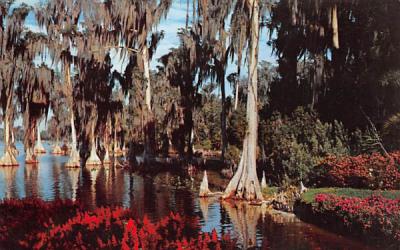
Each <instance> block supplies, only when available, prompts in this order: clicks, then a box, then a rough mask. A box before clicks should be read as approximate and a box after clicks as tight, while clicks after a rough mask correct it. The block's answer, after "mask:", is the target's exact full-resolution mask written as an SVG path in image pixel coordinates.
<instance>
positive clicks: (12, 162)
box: [0, 149, 19, 167]
mask: <svg viewBox="0 0 400 250" xmlns="http://www.w3.org/2000/svg"><path fill="white" fill-rule="evenodd" d="M0 166H2V167H17V166H19V164H18V161H17V159H16V158H15V155H14V154H13V150H12V149H9V150H7V151H6V153H5V154H4V155H3V157H1V159H0Z"/></svg>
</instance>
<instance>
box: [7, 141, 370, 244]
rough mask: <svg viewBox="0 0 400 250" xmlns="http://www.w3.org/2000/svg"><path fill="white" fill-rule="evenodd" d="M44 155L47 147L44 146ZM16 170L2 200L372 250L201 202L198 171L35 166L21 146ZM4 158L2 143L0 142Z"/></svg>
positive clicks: (237, 207) (287, 219) (58, 162)
mask: <svg viewBox="0 0 400 250" xmlns="http://www.w3.org/2000/svg"><path fill="white" fill-rule="evenodd" d="M44 146H45V148H46V149H47V152H50V145H49V144H48V143H47V142H44ZM17 148H18V150H19V151H20V154H19V156H18V158H17V159H18V161H19V163H20V166H19V167H0V199H5V198H24V197H40V198H42V199H45V200H53V199H55V198H62V199H73V200H79V201H80V202H81V203H82V204H83V205H84V206H86V207H87V208H94V207H96V206H103V205H120V206H124V207H130V208H131V209H132V210H133V211H134V212H135V213H136V214H137V215H138V216H143V215H144V214H146V215H148V216H149V218H150V219H154V220H155V219H158V218H161V217H164V216H167V215H169V213H170V212H171V211H173V212H176V213H180V214H182V215H190V216H198V217H199V218H200V223H201V226H202V229H203V231H208V232H209V231H211V230H212V229H213V228H215V229H216V230H217V232H218V233H222V232H231V234H232V235H233V236H234V237H236V238H237V239H238V243H239V246H240V247H244V246H256V247H257V248H264V249H373V248H371V247H368V246H366V245H364V244H363V243H361V242H359V241H357V240H354V239H349V238H346V237H343V236H340V235H337V234H334V233H330V232H327V231H325V230H323V229H320V228H318V227H316V226H313V225H311V224H307V223H304V222H302V221H300V220H298V219H297V218H296V217H295V216H294V215H290V214H285V213H279V212H273V211H268V210H267V209H265V208H263V207H259V206H247V205H245V204H240V203H239V204H230V203H227V202H220V201H219V200H218V199H215V198H214V199H199V198H198V196H197V193H198V187H199V185H200V182H201V178H202V173H201V172H198V173H197V174H195V176H193V177H192V178H190V177H188V176H187V175H186V174H184V173H181V174H177V173H174V174H172V173H168V172H165V173H159V174H157V175H154V176H153V175H152V176H140V175H138V174H135V173H131V172H130V171H128V170H124V169H119V168H113V167H109V168H104V167H98V168H92V169H88V168H82V169H67V168H65V167H64V164H65V163H66V161H67V159H68V157H66V156H53V155H51V154H49V153H47V154H45V155H42V156H40V157H39V160H40V163H39V164H38V165H37V166H30V165H25V163H24V153H23V146H22V144H21V143H17ZM0 152H1V155H2V154H3V153H2V152H3V145H2V144H0ZM209 183H210V186H211V189H213V191H216V190H215V189H216V187H215V186H213V183H214V184H216V183H218V185H217V186H221V185H226V183H227V180H224V179H222V178H221V177H220V176H219V174H218V173H216V172H210V173H209Z"/></svg>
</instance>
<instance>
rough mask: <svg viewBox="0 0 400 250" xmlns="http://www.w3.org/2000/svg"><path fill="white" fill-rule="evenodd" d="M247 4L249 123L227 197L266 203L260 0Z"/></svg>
mask: <svg viewBox="0 0 400 250" xmlns="http://www.w3.org/2000/svg"><path fill="white" fill-rule="evenodd" d="M247 4H248V5H249V7H250V8H251V9H252V13H251V29H250V36H251V37H250V39H251V40H250V46H249V47H250V54H249V59H250V61H249V78H248V83H247V87H248V96H247V114H246V120H247V124H248V128H247V132H246V135H245V139H244V142H243V152H242V156H241V159H240V163H239V166H238V169H237V171H236V173H235V175H234V176H233V178H232V180H231V181H230V182H229V184H228V186H227V188H226V189H225V194H224V198H230V197H232V198H233V197H234V198H239V199H246V200H262V199H263V196H262V193H261V187H260V182H259V180H258V177H257V171H256V156H257V155H256V148H257V127H258V117H257V116H258V112H257V111H258V110H257V64H258V41H259V5H258V0H248V1H247Z"/></svg>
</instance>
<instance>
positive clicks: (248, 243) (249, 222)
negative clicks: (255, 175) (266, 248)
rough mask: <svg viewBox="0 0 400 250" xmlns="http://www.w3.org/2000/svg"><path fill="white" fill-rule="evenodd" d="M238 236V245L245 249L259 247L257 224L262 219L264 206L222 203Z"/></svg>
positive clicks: (234, 202) (236, 202)
mask: <svg viewBox="0 0 400 250" xmlns="http://www.w3.org/2000/svg"><path fill="white" fill-rule="evenodd" d="M221 204H222V207H223V209H224V210H225V211H226V212H227V214H228V216H229V218H230V220H231V222H232V224H233V226H234V228H235V234H236V235H234V236H237V240H238V244H239V245H241V247H242V248H243V249H247V248H251V247H256V246H257V224H258V222H259V220H260V218H261V217H262V214H263V212H262V211H263V210H265V209H266V208H265V207H264V206H253V205H249V204H248V203H247V202H240V201H233V202H232V201H224V200H223V201H221Z"/></svg>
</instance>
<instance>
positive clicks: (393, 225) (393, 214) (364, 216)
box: [312, 194, 400, 241]
mask: <svg viewBox="0 0 400 250" xmlns="http://www.w3.org/2000/svg"><path fill="white" fill-rule="evenodd" d="M312 209H313V212H314V213H316V214H319V215H321V216H322V217H327V216H330V217H332V216H333V217H334V219H335V220H336V221H340V222H341V223H343V225H344V226H345V228H348V229H349V230H351V231H358V232H361V233H362V234H366V235H373V236H377V237H384V238H386V239H389V240H394V241H400V199H386V198H383V197H382V196H370V197H367V198H363V199H362V198H357V197H345V196H337V195H332V194H318V195H316V196H315V203H313V206H312Z"/></svg>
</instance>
